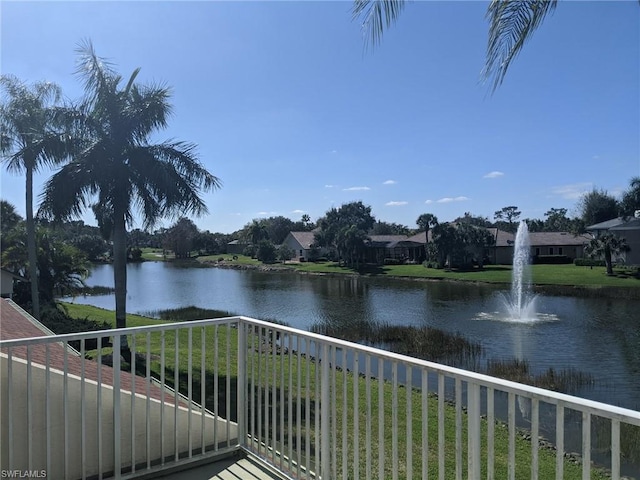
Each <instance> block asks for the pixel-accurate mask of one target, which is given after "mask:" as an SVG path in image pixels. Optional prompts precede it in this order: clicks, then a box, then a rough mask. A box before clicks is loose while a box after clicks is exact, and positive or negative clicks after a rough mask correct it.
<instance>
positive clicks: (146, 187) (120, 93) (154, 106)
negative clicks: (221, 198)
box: [41, 42, 220, 354]
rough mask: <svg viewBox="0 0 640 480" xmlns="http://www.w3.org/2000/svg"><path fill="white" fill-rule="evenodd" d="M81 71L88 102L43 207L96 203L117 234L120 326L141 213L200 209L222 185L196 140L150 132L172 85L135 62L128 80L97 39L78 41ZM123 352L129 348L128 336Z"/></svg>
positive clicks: (70, 117) (73, 114)
mask: <svg viewBox="0 0 640 480" xmlns="http://www.w3.org/2000/svg"><path fill="white" fill-rule="evenodd" d="M78 55H79V57H78V70H77V74H78V75H79V76H80V77H81V78H82V80H83V81H84V87H85V96H84V99H83V100H82V102H81V104H80V105H78V106H77V107H75V108H73V109H69V111H68V112H67V115H66V120H67V122H68V123H67V127H68V128H69V129H70V132H71V136H72V138H73V139H74V144H73V152H72V156H71V160H70V161H69V163H67V164H65V165H64V166H63V167H62V168H61V169H60V170H59V171H58V172H57V173H56V174H55V175H53V176H52V177H51V178H50V179H49V181H48V182H47V183H46V185H45V190H44V192H43V195H42V204H41V212H42V214H43V215H44V216H45V217H47V218H51V219H55V220H70V219H72V218H77V217H78V216H79V215H80V214H81V213H82V211H83V210H84V209H85V208H87V207H91V208H92V209H93V211H94V213H95V214H96V219H97V221H98V223H99V226H100V228H101V230H102V231H103V233H108V234H109V235H110V237H111V239H112V241H113V267H114V269H113V270H114V285H115V297H116V327H117V328H122V327H126V299H127V270H126V260H127V244H126V229H127V226H130V225H131V224H132V223H133V219H134V215H135V214H137V215H138V216H139V218H140V219H141V220H142V223H143V227H144V228H145V229H146V228H150V227H152V226H153V225H154V224H156V223H157V221H158V220H159V219H161V218H165V217H172V218H176V217H179V216H182V215H184V214H194V215H201V214H205V213H207V207H206V205H205V203H204V201H203V199H202V198H201V193H202V192H204V191H209V190H213V189H215V188H218V187H219V186H220V182H219V180H218V178H216V177H215V176H214V175H212V174H211V173H209V172H208V171H207V170H206V169H205V167H204V166H203V165H202V164H201V163H200V162H199V160H198V157H197V155H196V153H195V145H193V144H190V143H184V142H176V141H165V142H162V143H151V142H150V140H149V137H150V135H151V134H152V133H154V132H155V131H156V130H159V129H162V128H165V127H166V126H167V121H168V118H169V115H170V113H171V106H170V104H169V103H168V100H169V96H170V92H169V89H168V88H167V87H164V86H158V85H138V84H137V83H136V82H135V80H136V76H137V75H138V72H139V69H136V70H135V71H134V72H133V73H132V75H131V76H130V77H129V79H128V80H127V82H126V83H125V84H124V85H123V84H122V77H121V76H120V75H118V74H117V73H116V72H115V70H114V69H113V68H112V66H111V65H110V64H109V63H107V62H106V61H104V60H103V59H101V58H100V57H98V56H97V55H96V53H95V51H94V49H93V45H92V44H91V43H90V42H85V43H83V44H82V45H80V47H79V48H78ZM122 350H123V353H125V354H128V353H129V350H128V346H127V345H126V338H124V337H123V345H122Z"/></svg>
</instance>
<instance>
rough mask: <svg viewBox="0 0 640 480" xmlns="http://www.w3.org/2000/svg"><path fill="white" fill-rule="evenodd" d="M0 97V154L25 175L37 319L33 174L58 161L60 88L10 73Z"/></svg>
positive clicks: (61, 148) (60, 148) (1, 83)
mask: <svg viewBox="0 0 640 480" xmlns="http://www.w3.org/2000/svg"><path fill="white" fill-rule="evenodd" d="M0 87H1V88H2V92H3V98H2V103H1V104H0V154H1V155H2V156H1V158H2V162H3V163H4V164H5V165H6V168H7V170H8V171H10V172H14V173H22V172H24V174H25V177H26V189H25V210H26V224H27V244H28V247H27V250H28V254H29V255H28V258H29V260H28V262H29V263H28V265H29V272H28V276H29V279H30V282H31V295H32V297H33V298H32V312H31V313H32V314H33V316H34V317H35V318H40V300H39V298H38V297H37V295H38V267H37V252H36V223H35V219H34V217H33V211H34V207H33V174H34V173H36V172H38V170H40V168H41V167H42V166H43V165H52V164H55V163H57V162H59V161H62V160H63V159H64V158H65V157H66V156H65V148H64V145H65V142H64V137H63V136H62V135H60V134H59V132H56V131H55V130H54V128H53V126H54V119H55V109H54V107H55V105H56V104H57V103H58V101H59V100H60V95H61V91H60V87H58V86H57V85H55V84H54V83H50V82H39V83H35V84H34V85H33V86H31V87H29V86H28V85H26V84H25V83H24V82H22V81H20V80H19V79H18V78H16V77H14V76H12V75H2V76H0Z"/></svg>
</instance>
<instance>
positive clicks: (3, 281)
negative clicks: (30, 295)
mask: <svg viewBox="0 0 640 480" xmlns="http://www.w3.org/2000/svg"><path fill="white" fill-rule="evenodd" d="M0 274H1V276H0V296H2V297H3V298H11V297H12V296H13V283H14V282H15V281H16V280H26V279H25V278H24V277H21V276H20V275H16V274H15V273H12V272H10V271H9V270H5V269H4V268H1V269H0Z"/></svg>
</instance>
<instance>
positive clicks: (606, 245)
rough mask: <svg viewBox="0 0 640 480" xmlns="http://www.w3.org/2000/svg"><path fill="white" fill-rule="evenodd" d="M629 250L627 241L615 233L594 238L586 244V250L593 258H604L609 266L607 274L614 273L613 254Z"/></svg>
mask: <svg viewBox="0 0 640 480" xmlns="http://www.w3.org/2000/svg"><path fill="white" fill-rule="evenodd" d="M627 251H629V245H628V244H627V241H626V240H625V239H624V238H622V237H618V236H617V235H614V234H612V233H606V234H604V235H599V236H598V237H596V238H594V239H592V240H591V241H590V242H589V243H588V244H587V246H586V248H585V252H586V253H587V255H589V256H590V257H593V258H601V257H603V258H604V263H605V265H606V267H607V275H613V261H612V257H613V255H619V254H620V253H622V252H627Z"/></svg>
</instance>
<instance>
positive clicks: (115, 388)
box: [112, 334, 122, 478]
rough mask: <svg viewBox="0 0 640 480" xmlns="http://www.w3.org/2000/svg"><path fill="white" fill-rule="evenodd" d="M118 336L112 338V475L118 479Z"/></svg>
mask: <svg viewBox="0 0 640 480" xmlns="http://www.w3.org/2000/svg"><path fill="white" fill-rule="evenodd" d="M120 339H121V337H120V335H119V334H118V335H114V336H113V354H112V357H113V474H114V478H120V465H122V461H121V460H122V459H121V451H120Z"/></svg>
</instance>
